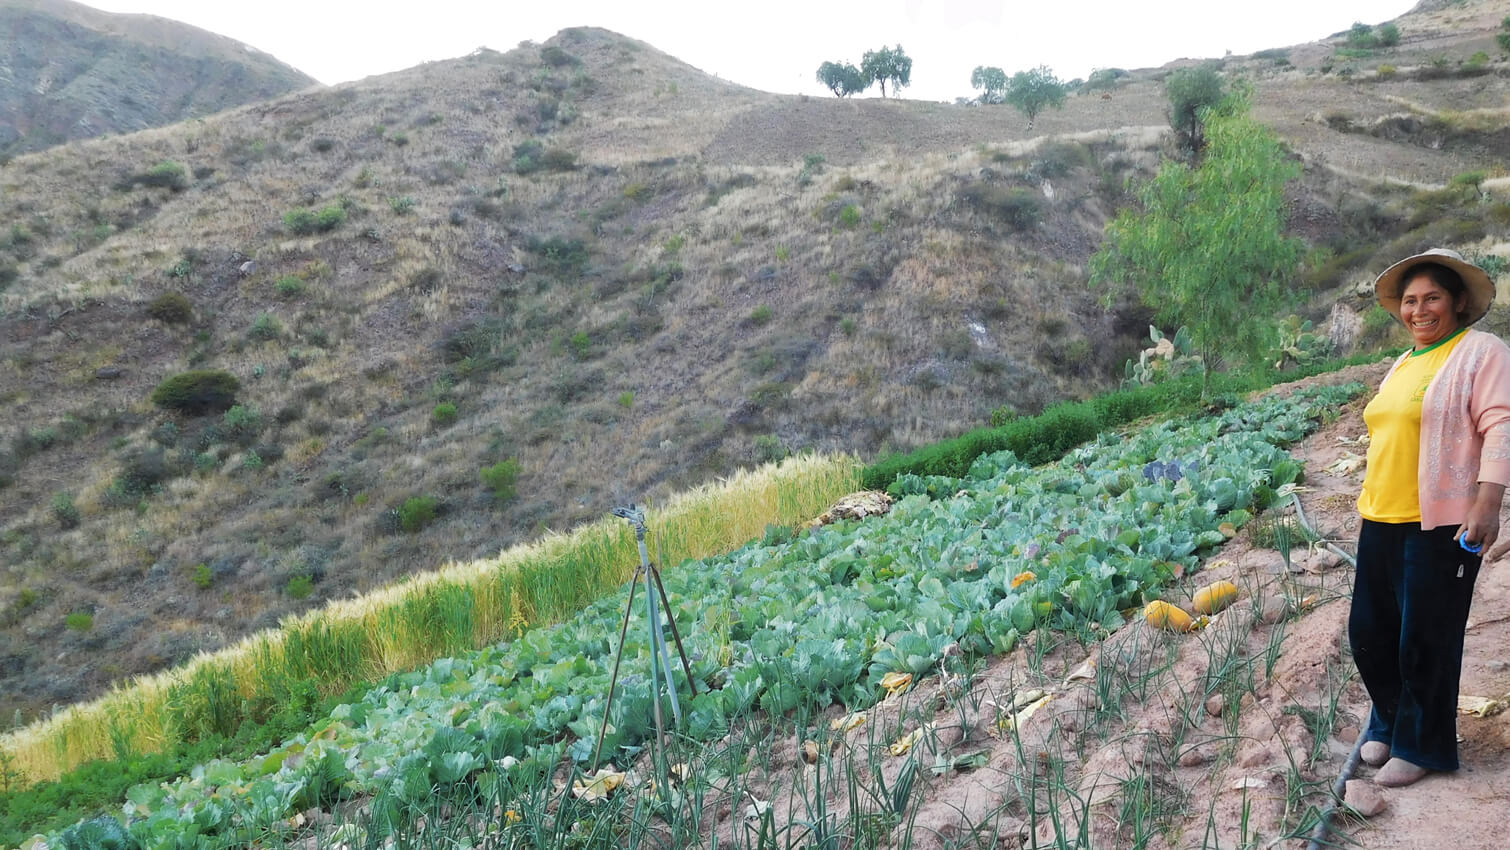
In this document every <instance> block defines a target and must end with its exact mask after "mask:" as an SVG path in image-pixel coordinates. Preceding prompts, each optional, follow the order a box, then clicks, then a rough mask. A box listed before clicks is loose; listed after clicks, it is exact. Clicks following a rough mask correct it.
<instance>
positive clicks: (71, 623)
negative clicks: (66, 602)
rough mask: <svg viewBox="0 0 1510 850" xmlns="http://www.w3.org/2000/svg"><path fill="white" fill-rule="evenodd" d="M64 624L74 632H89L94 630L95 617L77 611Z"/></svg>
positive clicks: (86, 612)
mask: <svg viewBox="0 0 1510 850" xmlns="http://www.w3.org/2000/svg"><path fill="white" fill-rule="evenodd" d="M63 623H64V624H65V625H66V626H68V628H70V629H72V630H73V631H76V632H87V631H89V630H90V629H92V628H94V615H93V614H91V613H89V612H88V611H75V612H73V613H72V614H69V615H68V617H67V619H65V620H64V621H63Z"/></svg>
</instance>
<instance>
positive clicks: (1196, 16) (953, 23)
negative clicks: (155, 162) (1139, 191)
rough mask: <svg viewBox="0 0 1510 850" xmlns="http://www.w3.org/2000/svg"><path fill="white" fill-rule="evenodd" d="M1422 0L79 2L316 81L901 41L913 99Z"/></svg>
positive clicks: (807, 75) (1392, 11) (1205, 49)
mask: <svg viewBox="0 0 1510 850" xmlns="http://www.w3.org/2000/svg"><path fill="white" fill-rule="evenodd" d="M1415 4H1416V0H1264V2H1258V3H1244V4H1241V5H1238V4H1229V3H1225V2H1222V0H1047V2H1022V0H1018V2H1001V0H998V2H987V0H869V2H834V1H833V0H830V2H821V0H819V2H813V0H804V2H794V0H766V2H754V3H743V2H739V3H734V2H719V1H718V0H648V2H646V0H639V2H636V0H491V1H490V2H489V1H488V0H425V2H391V0H360V2H359V0H259V2H232V0H86V5H90V6H94V7H96V8H98V9H103V10H105V11H110V12H140V13H147V14H153V15H161V16H162V17H166V18H173V19H175V20H179V21H183V22H185V23H188V24H193V25H194V26H197V27H201V28H203V29H207V30H210V31H211V32H215V33H219V34H221V35H225V36H229V37H231V38H234V39H237V40H239V41H243V42H246V43H247V44H250V45H252V46H253V47H256V48H258V49H260V50H263V51H266V52H267V53H271V54H272V55H274V56H276V57H277V58H278V59H280V60H282V61H284V62H286V63H288V64H290V65H292V66H294V67H295V68H298V69H299V70H301V71H303V72H304V73H306V74H309V75H310V76H312V77H314V78H315V79H317V80H319V81H320V82H322V83H339V82H345V81H347V80H355V79H360V78H362V77H366V76H370V75H372V74H382V73H387V72H389V71H397V70H400V69H403V68H409V67H413V66H414V65H418V64H420V63H421V62H426V61H431V60H437V59H451V58H455V57H457V56H463V55H465V54H467V53H470V52H472V51H473V50H474V49H476V48H478V47H490V48H493V49H495V50H500V51H506V50H509V49H511V48H513V47H515V46H516V45H518V44H519V42H521V41H525V40H530V41H536V42H541V41H545V40H546V39H548V38H550V37H551V36H552V35H554V34H555V33H556V32H557V31H559V30H561V29H564V28H566V27H573V26H584V25H586V26H597V27H604V28H607V29H611V30H614V31H615V32H619V33H622V34H624V35H628V36H632V37H634V38H637V39H640V40H641V41H645V42H648V43H649V44H650V45H651V46H653V47H656V48H658V49H660V50H662V51H664V52H666V53H669V54H671V55H672V56H675V57H676V58H678V59H681V60H682V61H684V62H687V63H689V64H691V65H694V66H696V67H698V68H700V69H702V70H704V71H707V72H709V73H712V74H716V75H718V76H720V77H722V78H724V79H726V80H731V81H733V82H736V83H740V84H742V85H746V86H751V87H753V88H757V89H762V90H765V91H770V92H781V93H787V94H792V93H798V92H806V93H808V94H826V92H825V90H824V89H823V88H822V86H820V85H819V84H818V83H817V82H816V80H815V79H814V74H815V72H816V71H817V68H818V66H819V65H820V64H822V63H823V62H824V61H826V60H832V61H847V62H853V63H854V64H856V65H858V64H860V56H861V54H863V53H864V52H865V51H866V50H868V49H873V48H876V47H881V46H883V45H896V44H900V45H902V47H903V49H905V50H906V52H907V55H908V56H911V57H912V60H913V65H912V85H911V87H909V88H907V89H905V90H904V91H903V95H904V96H905V97H909V98H916V99H923V100H943V101H952V100H953V99H954V98H955V97H958V96H968V95H970V94H972V93H973V92H972V91H971V89H970V71H971V70H972V69H973V68H975V67H976V66H977V65H994V66H997V67H1000V68H1002V69H1004V70H1005V71H1006V72H1007V73H1008V74H1012V73H1015V72H1016V71H1021V70H1026V69H1028V68H1033V67H1036V66H1038V65H1048V66H1049V67H1050V68H1052V69H1053V70H1054V72H1055V74H1056V75H1058V76H1059V77H1060V78H1061V79H1065V80H1069V79H1073V78H1075V77H1084V76H1086V75H1087V74H1089V73H1090V71H1091V70H1092V69H1094V68H1108V67H1118V68H1142V67H1150V66H1155V65H1162V64H1164V63H1165V62H1168V61H1170V60H1173V59H1179V58H1185V57H1220V56H1222V55H1223V54H1225V53H1226V52H1228V51H1231V52H1232V53H1234V54H1244V53H1252V52H1253V51H1255V50H1262V49H1264V48H1269V47H1283V46H1287V45H1291V44H1298V43H1301V42H1305V41H1312V40H1315V39H1318V38H1323V37H1325V36H1327V35H1330V34H1332V33H1335V32H1338V31H1340V30H1344V29H1347V28H1348V27H1349V26H1351V25H1352V24H1353V23H1354V22H1358V21H1361V22H1363V23H1368V24H1378V23H1382V22H1384V21H1387V20H1390V19H1391V18H1395V17H1397V16H1399V15H1401V14H1403V13H1404V12H1406V11H1408V10H1409V9H1411V8H1412V7H1413V6H1415Z"/></svg>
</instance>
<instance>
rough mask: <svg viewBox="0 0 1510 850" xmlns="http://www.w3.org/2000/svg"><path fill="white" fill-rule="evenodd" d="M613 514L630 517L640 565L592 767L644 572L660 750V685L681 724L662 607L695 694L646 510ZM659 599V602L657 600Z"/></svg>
mask: <svg viewBox="0 0 1510 850" xmlns="http://www.w3.org/2000/svg"><path fill="white" fill-rule="evenodd" d="M613 515H614V516H616V517H621V518H623V519H625V520H628V521H629V524H630V525H631V526H632V527H633V528H634V539H635V542H636V543H638V544H639V546H640V566H639V567H638V568H637V569H636V570H635V573H634V579H633V580H631V581H630V583H629V599H628V601H627V602H625V603H624V624H623V625H622V626H620V627H619V647H618V650H617V651H615V652H614V656H613V674H612V675H611V676H610V677H609V679H608V701H607V704H605V705H604V706H603V725H602V726H600V727H599V728H598V745H597V746H596V747H594V748H593V753H592V770H593V771H594V772H596V771H597V769H598V757H599V756H601V755H602V754H603V739H604V736H605V735H606V734H607V732H608V718H609V716H610V712H612V711H613V693H614V690H615V689H616V687H617V685H618V683H619V662H621V661H623V659H624V639H625V637H626V636H628V634H629V615H630V612H631V611H633V610H634V591H635V585H636V584H637V583H639V581H640V578H641V577H642V576H643V577H644V580H645V616H646V620H647V622H648V625H649V627H650V693H651V705H653V706H654V712H655V736H656V742H657V743H658V744H659V745H660V749H661V752H662V753H664V752H665V749H666V723H665V719H664V718H663V717H662V714H661V686H662V684H663V683H664V685H665V688H666V692H667V693H668V694H670V695H671V714H672V719H673V720H674V722H675V723H676V725H677V727H680V726H681V725H682V707H681V703H679V702H678V701H677V697H676V683H675V682H674V681H672V679H671V653H670V651H669V650H668V649H667V648H666V634H665V632H664V631H663V630H662V629H661V613H660V612H661V611H662V610H664V611H665V612H666V622H667V623H668V624H669V625H670V626H671V639H672V640H674V641H676V651H677V653H678V654H679V655H681V657H682V670H683V671H685V672H686V674H687V684H688V685H689V686H690V687H691V688H692V695H693V696H697V680H696V679H694V678H692V663H691V662H690V661H688V660H687V650H686V648H685V647H683V646H682V636H681V635H680V634H678V633H677V630H676V620H675V619H674V618H673V617H672V616H671V602H670V601H669V600H668V599H667V598H666V588H665V587H664V586H663V585H662V584H661V573H660V570H658V569H656V567H655V565H654V564H652V563H650V552H649V551H648V550H647V549H646V548H645V512H644V511H643V510H640V509H639V508H637V507H635V506H634V505H630V506H629V507H627V508H626V507H618V508H614V509H613ZM657 600H659V604H657Z"/></svg>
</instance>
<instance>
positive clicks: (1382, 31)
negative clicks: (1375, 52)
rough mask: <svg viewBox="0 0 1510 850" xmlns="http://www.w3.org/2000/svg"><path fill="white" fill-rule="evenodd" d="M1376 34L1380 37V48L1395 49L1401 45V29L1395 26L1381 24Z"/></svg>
mask: <svg viewBox="0 0 1510 850" xmlns="http://www.w3.org/2000/svg"><path fill="white" fill-rule="evenodd" d="M1375 34H1376V35H1378V37H1379V46H1380V47H1394V46H1395V45H1397V44H1399V43H1400V28H1399V27H1398V26H1395V25H1394V24H1380V25H1379V29H1377V30H1375Z"/></svg>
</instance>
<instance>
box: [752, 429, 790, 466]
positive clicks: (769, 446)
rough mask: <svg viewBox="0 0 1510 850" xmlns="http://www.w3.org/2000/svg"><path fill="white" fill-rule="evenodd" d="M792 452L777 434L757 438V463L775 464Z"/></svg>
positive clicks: (762, 435)
mask: <svg viewBox="0 0 1510 850" xmlns="http://www.w3.org/2000/svg"><path fill="white" fill-rule="evenodd" d="M789 454H791V452H789V451H787V448H786V444H785V443H783V442H781V438H780V437H778V436H776V435H775V434H761V435H759V436H757V437H756V438H755V461H756V462H757V463H773V462H775V461H778V460H781V459H782V458H784V457H786V456H787V455H789Z"/></svg>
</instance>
